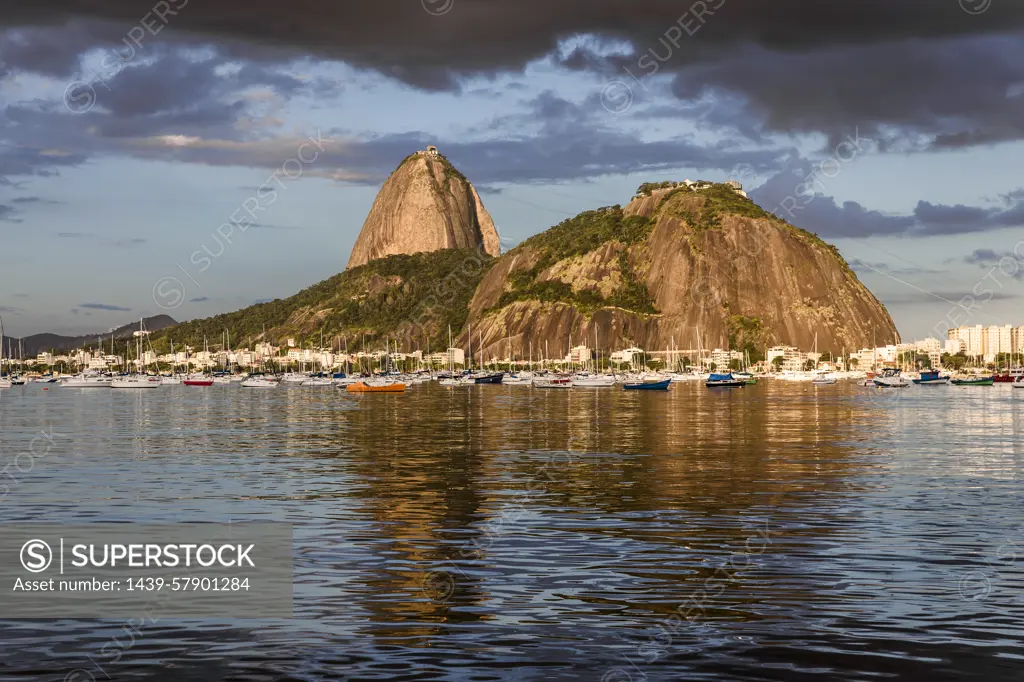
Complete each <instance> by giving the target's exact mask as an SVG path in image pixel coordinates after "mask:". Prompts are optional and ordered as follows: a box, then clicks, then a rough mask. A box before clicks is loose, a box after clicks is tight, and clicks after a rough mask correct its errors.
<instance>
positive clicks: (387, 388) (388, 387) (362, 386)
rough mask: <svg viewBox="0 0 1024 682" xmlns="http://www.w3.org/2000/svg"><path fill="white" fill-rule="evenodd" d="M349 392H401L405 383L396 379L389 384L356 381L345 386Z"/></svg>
mask: <svg viewBox="0 0 1024 682" xmlns="http://www.w3.org/2000/svg"><path fill="white" fill-rule="evenodd" d="M345 390H346V391H348V392H349V393H401V392H402V391H404V390H405V384H403V383H401V382H400V381H396V382H395V383H391V384H368V383H366V382H365V381H357V382H355V383H354V384H349V385H348V386H346V387H345Z"/></svg>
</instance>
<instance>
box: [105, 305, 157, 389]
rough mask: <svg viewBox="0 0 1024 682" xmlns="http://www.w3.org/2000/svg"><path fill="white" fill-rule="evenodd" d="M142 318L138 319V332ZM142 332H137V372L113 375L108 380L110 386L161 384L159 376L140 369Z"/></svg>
mask: <svg viewBox="0 0 1024 682" xmlns="http://www.w3.org/2000/svg"><path fill="white" fill-rule="evenodd" d="M142 331H144V330H143V326H142V320H141V319H140V320H139V332H142ZM143 336H144V335H143V334H141V333H140V334H139V338H138V340H137V341H136V349H137V354H136V358H137V360H138V363H139V372H137V373H135V374H125V375H122V376H117V377H114V379H113V381H111V382H110V387H111V388H157V387H159V386H160V384H161V378H160V376H150V375H148V374H143V373H142V369H143V365H142V337H143Z"/></svg>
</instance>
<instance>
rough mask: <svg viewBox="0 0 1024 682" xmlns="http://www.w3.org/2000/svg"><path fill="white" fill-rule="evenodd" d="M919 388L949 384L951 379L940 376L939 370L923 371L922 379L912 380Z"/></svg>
mask: <svg viewBox="0 0 1024 682" xmlns="http://www.w3.org/2000/svg"><path fill="white" fill-rule="evenodd" d="M911 381H913V382H914V383H915V384H917V385H918V386H921V385H924V386H930V385H932V384H948V383H949V377H944V376H939V370H937V369H924V370H921V378H920V379H911Z"/></svg>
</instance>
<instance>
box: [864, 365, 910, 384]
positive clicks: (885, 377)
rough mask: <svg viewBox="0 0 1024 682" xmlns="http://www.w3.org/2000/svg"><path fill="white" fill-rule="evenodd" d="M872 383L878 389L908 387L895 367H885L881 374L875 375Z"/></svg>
mask: <svg viewBox="0 0 1024 682" xmlns="http://www.w3.org/2000/svg"><path fill="white" fill-rule="evenodd" d="M872 381H874V383H875V386H877V387H878V388H906V387H907V386H909V385H910V382H909V381H907V378H906V377H905V376H902V375H901V374H900V371H899V370H898V369H896V368H895V367H886V368H885V369H884V370H883V371H882V374H881V375H876V376H875V378H874V379H872Z"/></svg>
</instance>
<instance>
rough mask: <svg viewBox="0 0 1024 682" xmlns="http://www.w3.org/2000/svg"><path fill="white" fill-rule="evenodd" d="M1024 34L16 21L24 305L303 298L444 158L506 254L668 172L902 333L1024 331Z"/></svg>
mask: <svg viewBox="0 0 1024 682" xmlns="http://www.w3.org/2000/svg"><path fill="white" fill-rule="evenodd" d="M1022 38H1024V3H1017V2H1011V0H927V2H926V1H925V0H884V1H882V0H857V1H856V2H855V1H853V0H850V1H840V0H835V1H833V2H828V3H824V2H820V1H819V0H775V1H773V2H770V3H767V2H760V1H759V0H698V1H697V2H693V3H692V4H691V3H689V2H688V0H683V1H682V2H666V1H664V0H633V1H632V2H629V3H625V2H621V0H615V1H612V0H559V2H558V3H551V2H543V3H542V2H539V1H538V0H516V1H515V2H509V1H506V0H389V1H383V0H382V1H381V2H377V3H339V2H333V1H331V0H292V1H291V2H289V3H286V4H284V5H282V4H280V3H278V2H276V1H275V2H269V0H248V1H247V2H238V1H237V0H229V1H218V0H205V1H203V2H200V0H164V1H161V2H153V3H152V4H150V3H149V2H148V0H146V2H137V1H129V0H107V1H105V2H102V3H100V2H75V1H72V0H56V1H54V0H36V1H35V2H32V3H19V6H17V7H16V8H5V9H4V16H3V17H2V18H0V245H2V246H0V254H3V258H2V260H0V263H2V264H0V316H2V318H3V323H4V327H5V332H6V333H7V334H8V335H15V336H21V335H28V334H34V333H39V332H54V333H63V334H80V333H93V332H101V331H105V330H107V329H109V328H111V327H116V326H120V325H122V324H126V323H129V322H131V321H132V320H133V319H138V318H139V317H143V316H149V315H155V314H161V313H164V314H169V315H171V316H172V317H174V318H175V319H177V320H186V319H191V318H195V317H205V316H209V315H214V314H217V313H220V312H226V311H231V310H235V309H238V308H241V307H244V306H247V305H250V304H252V303H255V302H257V301H262V300H269V299H273V298H279V297H286V296H289V295H291V294H293V293H295V292H297V291H298V290H300V289H302V288H303V287H306V286H309V285H311V284H314V283H316V282H317V281H320V280H322V279H324V278H326V277H329V276H331V275H333V274H335V273H337V272H339V271H341V270H343V269H344V267H345V263H346V260H347V258H348V254H349V252H350V250H351V247H352V245H353V243H354V241H355V238H356V236H357V235H358V232H359V229H360V227H361V226H362V223H363V220H364V219H365V217H366V214H367V213H368V211H369V209H370V206H371V204H372V202H373V198H374V196H375V195H376V192H377V190H378V189H379V187H380V185H381V184H382V183H383V181H384V180H385V179H386V178H387V176H388V174H389V173H390V172H391V171H392V170H393V169H394V168H395V167H396V166H397V165H398V163H399V162H400V161H401V160H402V159H403V158H404V157H405V156H406V155H408V154H409V153H411V152H413V151H415V150H417V149H421V148H423V147H425V146H426V145H427V144H435V145H437V146H438V147H439V148H440V150H441V152H442V153H443V154H444V155H445V156H446V157H448V158H449V160H451V161H452V162H453V163H454V164H455V166H456V167H457V168H459V170H461V171H462V172H463V173H464V174H465V175H466V176H467V177H468V178H469V179H470V180H471V181H472V182H473V183H474V184H475V185H476V186H477V188H478V189H479V190H480V192H481V195H482V199H483V201H484V204H485V206H486V207H487V209H488V211H489V212H490V213H491V215H492V217H493V218H494V221H495V223H496V225H497V227H498V230H499V232H500V234H501V237H502V248H503V250H507V249H508V248H511V247H512V246H514V245H515V244H517V243H518V242H520V241H522V240H523V239H525V238H527V237H529V236H530V235H532V234H536V233H538V232H541V231H543V230H545V229H547V228H548V227H550V226H551V225H553V224H556V223H558V222H560V221H561V220H564V219H565V218H568V217H571V216H573V215H575V214H577V213H579V212H580V211H583V210H587V209H590V208H595V207H598V206H604V205H609V204H614V203H620V204H625V203H626V202H628V201H629V199H630V197H631V196H632V195H633V193H634V192H635V190H636V188H637V186H639V185H640V184H641V183H643V182H650V181H661V180H682V179H684V178H690V179H707V180H713V181H722V180H727V179H735V180H738V181H740V182H742V183H743V186H744V188H745V189H746V190H747V191H748V193H749V194H750V195H751V197H752V198H753V199H754V200H755V201H757V202H758V203H759V204H761V205H762V206H763V207H764V208H766V209H768V210H770V211H773V212H774V213H776V214H777V215H779V216H780V217H783V218H785V219H787V220H789V221H790V222H792V223H793V224H795V225H797V226H799V227H802V228H804V229H807V230H809V231H811V232H814V233H816V234H818V235H819V236H820V237H822V238H823V239H825V240H826V241H828V242H830V243H833V244H835V245H836V246H837V247H838V248H839V250H840V253H841V254H842V255H843V257H844V258H846V259H847V261H848V262H849V263H850V264H851V266H852V267H853V269H854V270H855V271H856V272H857V273H858V276H859V277H860V278H861V280H862V281H863V282H864V283H865V284H866V285H867V286H868V287H869V288H870V289H871V290H872V291H873V292H874V293H875V295H876V296H877V297H878V298H879V299H880V300H881V301H882V302H883V303H885V305H886V306H887V308H888V309H889V312H890V314H891V315H892V317H893V319H894V320H895V322H896V324H897V327H898V328H899V330H900V333H901V335H902V336H903V337H904V338H905V339H915V338H923V337H926V336H936V335H939V336H941V335H943V334H944V331H945V329H946V328H947V327H948V326H950V325H953V326H955V325H958V324H984V325H990V324H1024V313H1022V312H1021V302H1022V297H1024V283H1022V280H1024V266H1022V263H1021V260H1024V241H1022V240H1024V175H1022V174H1021V173H1020V172H1019V170H1020V168H1021V162H1020V159H1021V158H1022V157H1024V40H1022ZM232 223H234V224H232ZM242 227H244V229H242Z"/></svg>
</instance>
